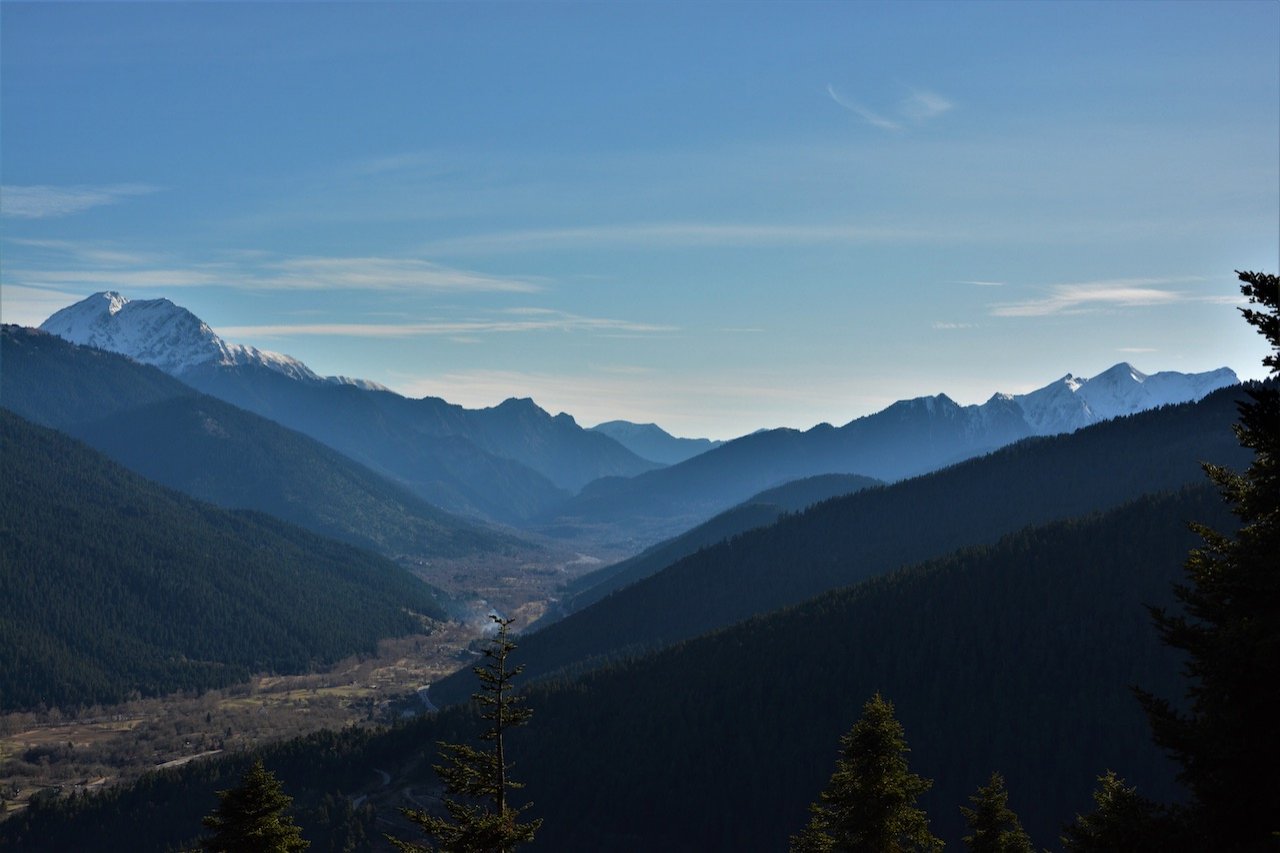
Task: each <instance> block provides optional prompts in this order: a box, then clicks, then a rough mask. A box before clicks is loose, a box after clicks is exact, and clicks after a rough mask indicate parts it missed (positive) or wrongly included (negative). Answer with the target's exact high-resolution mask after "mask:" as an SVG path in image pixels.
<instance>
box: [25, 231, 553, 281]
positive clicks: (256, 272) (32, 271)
mask: <svg viewBox="0 0 1280 853" xmlns="http://www.w3.org/2000/svg"><path fill="white" fill-rule="evenodd" d="M27 245H32V246H34V247H35V248H40V249H46V250H53V251H57V252H59V253H61V254H62V255H64V256H66V257H67V258H68V259H69V260H71V261H72V263H65V262H64V263H62V264H61V265H57V266H54V267H52V268H46V267H40V266H35V265H30V264H29V265H27V266H25V267H19V268H16V269H11V270H9V272H8V278H9V280H10V281H12V282H14V283H17V284H25V285H28V286H32V287H67V288H79V289H86V288H87V289H102V288H114V289H130V288H157V287H166V288H180V287H210V286H222V287H231V288H236V289H240V290H256V291H291V290H292V291H304V290H347V291H431V292H452V293H460V292H471V293H479V292H484V293H495V292H496V293H534V292H537V291H539V290H541V289H542V287H541V286H540V285H539V284H538V283H537V282H536V281H533V280H530V279H527V278H526V279H522V278H516V277H509V276H494V275H487V274H485V273H480V272H474V271H471V270H465V269H458V268H455V267H448V266H444V265H441V264H436V263H432V262H430V261H425V260H420V259H416V258H382V257H318V256H303V257H296V258H284V259H271V258H268V257H262V256H257V255H253V254H248V255H242V256H238V257H233V258H232V259H231V260H227V261H220V262H207V263H193V264H187V265H182V264H173V263H169V264H166V265H154V264H151V263H146V262H145V260H144V258H143V256H139V255H132V254H130V253H126V252H116V251H109V250H102V249H97V248H94V247H92V246H83V245H80V244H73V243H64V242H61V241H43V242H40V243H39V244H38V245H36V243H34V242H33V241H27Z"/></svg>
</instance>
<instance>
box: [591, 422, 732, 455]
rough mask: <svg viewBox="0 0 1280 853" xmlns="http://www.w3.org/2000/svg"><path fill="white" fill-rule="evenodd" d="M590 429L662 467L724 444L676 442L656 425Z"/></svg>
mask: <svg viewBox="0 0 1280 853" xmlns="http://www.w3.org/2000/svg"><path fill="white" fill-rule="evenodd" d="M591 429H593V430H594V431H596V432H602V433H604V434H605V435H607V436H609V437H610V438H612V439H613V440H614V441H616V442H618V443H619V444H621V445H622V446H623V447H625V448H627V449H628V450H630V451H631V452H632V453H634V454H635V455H636V456H639V457H640V458H641V459H650V460H652V461H654V462H660V463H662V464H663V465H675V464H676V463H677V462H683V461H684V460H686V459H689V458H690V457H693V456H697V455H698V454H699V453H706V452H707V451H708V450H714V449H715V448H717V447H719V446H720V445H722V444H724V442H723V441H712V440H711V439H709V438H676V437H675V436H674V435H672V434H671V433H669V432H667V431H666V430H665V429H663V428H662V427H660V426H658V425H657V424H635V423H631V422H630V421H606V422H605V423H602V424H596V425H595V426H593V427H592V428H591Z"/></svg>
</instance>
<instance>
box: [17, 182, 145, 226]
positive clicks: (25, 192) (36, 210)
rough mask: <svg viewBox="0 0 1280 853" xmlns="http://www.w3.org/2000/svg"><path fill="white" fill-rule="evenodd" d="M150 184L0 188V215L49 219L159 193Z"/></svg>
mask: <svg viewBox="0 0 1280 853" xmlns="http://www.w3.org/2000/svg"><path fill="white" fill-rule="evenodd" d="M158 191H159V187H153V186H151V185H149V184H110V185H106V186H90V185H85V184H78V185H75V186H67V187H55V186H49V185H46V184H34V185H30V186H18V185H14V184H6V185H5V186H3V187H0V215H4V216H8V217H14V218H18V219H48V218H52V217H56V216H70V215H71V214H73V213H80V212H82V211H85V210H89V209H90V208H94V207H102V206H103V205H107V204H115V203H117V202H120V201H123V200H124V199H126V198H130V197H132V196H140V195H149V194H150V193H154V192H158Z"/></svg>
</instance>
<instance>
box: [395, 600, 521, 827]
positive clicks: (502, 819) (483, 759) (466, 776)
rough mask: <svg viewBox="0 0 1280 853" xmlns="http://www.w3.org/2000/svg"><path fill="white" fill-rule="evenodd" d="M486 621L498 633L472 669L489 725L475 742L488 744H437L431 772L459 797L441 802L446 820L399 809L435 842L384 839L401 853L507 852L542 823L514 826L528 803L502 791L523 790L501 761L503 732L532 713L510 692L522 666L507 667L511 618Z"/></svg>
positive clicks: (512, 645)
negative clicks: (514, 802) (511, 800)
mask: <svg viewBox="0 0 1280 853" xmlns="http://www.w3.org/2000/svg"><path fill="white" fill-rule="evenodd" d="M490 618H492V619H493V621H494V622H495V623H497V625H498V635H497V637H496V638H495V640H494V642H493V643H492V644H491V645H490V646H489V648H487V649H485V652H484V654H485V657H486V658H487V662H486V663H485V664H484V665H482V666H477V667H475V669H474V671H475V674H476V677H478V678H479V679H480V692H479V693H476V694H473V698H474V699H475V701H476V702H477V704H478V705H479V707H480V717H481V719H484V720H488V721H489V728H487V729H486V730H485V731H484V732H483V733H482V734H481V735H480V738H481V740H484V741H488V742H489V743H490V744H492V746H491V748H488V749H476V748H475V747H473V746H470V745H468V744H461V743H443V742H442V743H440V745H439V746H440V751H441V756H442V758H443V760H444V763H443V764H439V765H436V766H435V771H436V773H437V775H439V776H440V778H441V780H442V781H443V782H444V783H445V787H446V788H447V789H448V790H449V792H450V793H452V794H455V795H457V796H458V797H461V798H464V799H446V800H445V803H444V805H445V809H446V811H448V813H449V816H448V817H439V816H436V815H432V814H429V813H427V812H425V811H421V810H415V809H402V813H403V814H404V816H405V817H407V818H408V819H409V820H411V821H413V822H414V823H416V824H417V825H418V826H420V827H422V830H423V832H425V833H426V834H427V835H428V836H429V837H431V838H432V839H433V840H434V843H435V844H436V846H435V847H434V848H432V847H429V846H423V845H419V844H413V843H410V842H405V841H401V840H399V839H397V838H393V837H391V836H387V838H388V840H390V841H391V843H392V844H394V845H395V846H396V848H397V849H399V850H402V851H405V853H423V851H430V850H432V849H435V850H439V851H442V853H509V851H512V850H514V849H515V848H516V846H517V845H518V844H525V843H528V842H530V841H533V837H534V833H535V832H537V829H538V827H539V826H540V825H541V824H542V821H541V820H534V821H529V822H527V823H521V822H519V820H518V818H519V816H520V814H521V812H523V811H525V810H526V809H528V808H529V805H530V804H527V803H526V804H525V805H524V806H521V807H520V808H518V809H517V808H513V807H511V806H510V805H509V804H508V803H507V790H508V789H516V788H522V787H524V786H523V785H522V784H521V783H519V782H514V781H512V780H511V779H510V778H509V777H508V776H507V771H508V770H509V769H510V768H511V765H510V764H508V763H507V760H506V752H505V743H504V740H503V736H504V734H505V733H506V732H507V730H508V729H511V728H513V727H515V726H523V725H525V724H527V723H528V722H529V719H530V717H532V716H533V712H532V711H531V710H529V709H528V708H525V707H522V705H521V703H522V702H523V699H522V698H521V697H519V696H516V695H515V694H514V689H515V686H514V683H513V679H514V678H515V677H516V676H518V675H519V674H520V672H521V670H523V669H524V667H523V666H518V667H515V668H514V669H508V668H507V659H508V657H509V656H510V655H511V652H512V651H513V650H514V649H515V647H516V644H515V643H514V642H513V641H512V640H511V638H510V636H509V634H508V628H509V626H510V625H511V622H512V620H511V619H502V618H499V617H497V616H491V617H490Z"/></svg>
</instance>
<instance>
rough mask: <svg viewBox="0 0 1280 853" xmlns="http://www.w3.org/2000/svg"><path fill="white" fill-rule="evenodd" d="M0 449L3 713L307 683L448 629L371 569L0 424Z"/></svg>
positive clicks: (419, 597) (390, 567) (431, 598)
mask: <svg viewBox="0 0 1280 853" xmlns="http://www.w3.org/2000/svg"><path fill="white" fill-rule="evenodd" d="M6 369H7V365H6ZM0 438H2V439H3V444H2V449H0V458H3V465H4V477H3V480H0V564H3V566H4V571H3V573H0V709H3V710H13V709H21V708H30V707H34V706H37V705H40V704H41V703H44V704H48V705H63V706H77V705H86V704H91V703H100V702H101V703H105V702H113V701H120V700H122V699H125V698H126V697H128V696H129V695H130V694H132V693H134V692H137V693H140V694H142V695H156V694H160V693H166V692H170V691H174V690H198V689H203V688H208V687H215V686H221V685H225V684H229V683H234V682H236V681H240V680H243V679H245V678H247V677H248V676H249V675H250V674H251V673H253V672H257V671H263V670H269V671H276V672H303V671H306V670H308V669H309V668H311V667H313V666H319V665H323V664H327V663H331V662H333V661H335V660H338V659H340V658H342V657H345V656H346V655H349V654H352V653H354V652H357V651H372V650H373V649H374V648H375V646H376V644H377V641H378V639H380V638H382V637H387V636H396V635H401V634H405V633H409V632H411V631H413V630H416V629H419V628H420V627H421V624H422V621H421V619H422V617H430V618H437V619H438V618H444V611H443V608H442V607H441V605H440V603H439V601H438V599H437V593H436V591H435V590H434V589H432V588H431V587H430V586H428V585H427V584H425V583H423V582H421V581H420V580H418V579H417V578H415V577H413V576H412V575H410V574H409V573H408V572H406V571H404V570H403V569H401V568H399V567H398V566H396V565H395V564H393V563H391V562H389V561H387V560H385V559H383V558H381V557H378V556H376V555H374V554H372V553H369V552H366V551H361V550H358V549H355V548H352V547H350V546H348V545H343V544H340V543H337V542H334V541H332V540H329V539H324V538H321V537H319V536H316V535H314V534H312V533H308V532H306V531H304V530H301V529H299V528H297V527H293V526H291V525H288V524H285V523H283V522H280V521H277V520H275V519H272V518H270V517H268V516H265V515H262V514H259V513H248V512H227V511H225V510H221V509H217V508H215V507H213V506H210V505H208V504H203V503H200V502H197V501H195V500H192V499H191V498H188V497H185V496H183V495H180V494H178V493H176V492H172V491H169V490H168V489H165V488H162V487H160V486H157V485H155V484H154V483H152V482H150V481H148V480H145V479H143V478H142V477H139V476H138V475H136V474H133V473H131V472H129V471H127V470H125V469H124V468H122V467H120V466H119V465H117V464H116V463H114V462H112V461H110V460H109V459H107V458H106V457H104V456H102V455H101V454H100V453H97V452H96V451H93V450H91V449H90V448H88V447H86V446H84V445H82V444H80V443H79V442H76V441H74V440H73V439H71V438H68V437H66V436H65V435H62V434H61V433H58V432H55V431H53V430H49V429H46V428H44V427H40V426H36V425H34V424H31V423H29V422H27V421H25V420H23V419H22V418H20V417H18V416H17V415H14V414H12V413H10V412H8V411H4V410H0Z"/></svg>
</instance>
